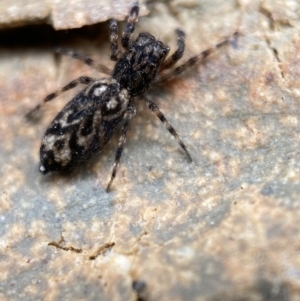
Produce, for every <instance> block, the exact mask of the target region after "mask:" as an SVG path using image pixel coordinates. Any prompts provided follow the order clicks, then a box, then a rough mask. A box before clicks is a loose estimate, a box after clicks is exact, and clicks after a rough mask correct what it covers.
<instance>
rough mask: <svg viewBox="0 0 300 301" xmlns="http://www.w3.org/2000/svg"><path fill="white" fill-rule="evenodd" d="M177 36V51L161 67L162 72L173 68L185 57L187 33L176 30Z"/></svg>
mask: <svg viewBox="0 0 300 301" xmlns="http://www.w3.org/2000/svg"><path fill="white" fill-rule="evenodd" d="M176 34H177V49H176V51H175V52H174V53H173V54H172V56H170V57H169V58H168V59H167V60H166V61H165V62H164V63H163V65H162V66H161V68H160V71H162V70H165V69H169V68H171V67H173V66H174V65H175V64H176V63H177V62H178V61H179V60H180V59H181V58H182V56H183V53H184V49H185V33H184V32H183V31H182V30H180V29H176Z"/></svg>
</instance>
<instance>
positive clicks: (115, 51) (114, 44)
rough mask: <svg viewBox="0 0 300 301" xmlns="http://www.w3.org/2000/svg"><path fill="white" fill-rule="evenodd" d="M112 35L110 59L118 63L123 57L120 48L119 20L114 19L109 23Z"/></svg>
mask: <svg viewBox="0 0 300 301" xmlns="http://www.w3.org/2000/svg"><path fill="white" fill-rule="evenodd" d="M109 33H110V59H111V60H112V61H117V60H118V59H119V58H120V57H121V56H122V51H120V50H119V48H118V23H117V20H115V19H112V20H110V21H109Z"/></svg>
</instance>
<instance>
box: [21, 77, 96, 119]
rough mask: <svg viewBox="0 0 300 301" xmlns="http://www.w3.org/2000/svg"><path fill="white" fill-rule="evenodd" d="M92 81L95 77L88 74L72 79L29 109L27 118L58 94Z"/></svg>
mask: <svg viewBox="0 0 300 301" xmlns="http://www.w3.org/2000/svg"><path fill="white" fill-rule="evenodd" d="M92 81H94V79H93V78H91V77H88V76H80V77H79V78H77V79H75V80H73V81H71V82H70V83H69V84H67V85H66V86H64V87H62V88H61V89H59V90H57V91H55V92H53V93H51V94H49V95H48V96H46V97H45V98H44V100H43V101H42V102H41V103H39V104H38V105H37V106H36V107H34V108H33V109H32V110H31V111H29V112H28V113H27V114H26V117H27V118H32V117H33V116H34V114H35V113H36V112H37V111H39V110H40V108H41V107H42V106H43V105H44V104H45V103H46V102H48V101H51V100H52V99H54V98H56V97H57V96H59V95H61V94H62V93H64V92H66V91H68V90H71V89H73V88H75V87H76V86H78V85H79V84H84V85H88V84H90V83H91V82H92Z"/></svg>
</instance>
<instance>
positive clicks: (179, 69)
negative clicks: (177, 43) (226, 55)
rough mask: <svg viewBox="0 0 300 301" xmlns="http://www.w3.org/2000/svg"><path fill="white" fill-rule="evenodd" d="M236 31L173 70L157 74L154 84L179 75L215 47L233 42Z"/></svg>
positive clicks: (213, 50)
mask: <svg viewBox="0 0 300 301" xmlns="http://www.w3.org/2000/svg"><path fill="white" fill-rule="evenodd" d="M237 36H238V33H237V32H236V33H234V35H233V37H232V38H229V39H226V40H224V41H222V42H220V43H218V44H217V45H215V46H213V47H211V48H209V49H207V50H205V51H203V52H201V53H200V54H198V55H196V56H194V57H192V58H190V59H189V60H188V61H187V62H185V63H184V64H182V65H180V66H178V67H177V68H175V69H174V70H172V71H170V72H168V73H166V74H162V75H158V76H157V77H156V78H155V81H154V82H155V83H156V84H161V83H163V82H165V81H168V80H170V79H172V78H174V77H176V76H178V75H180V74H181V73H182V72H184V71H186V70H187V69H189V68H190V67H192V66H194V65H195V64H198V63H199V62H201V61H202V60H203V59H205V58H206V57H207V56H209V55H210V54H211V53H213V52H215V51H216V50H217V49H219V48H221V47H223V46H224V45H226V44H227V43H230V42H232V41H233V42H235V41H236V39H237Z"/></svg>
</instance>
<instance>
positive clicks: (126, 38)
mask: <svg viewBox="0 0 300 301" xmlns="http://www.w3.org/2000/svg"><path fill="white" fill-rule="evenodd" d="M138 15H139V4H138V2H137V3H135V4H134V6H133V7H132V8H131V11H130V14H129V17H128V20H127V25H126V28H125V30H124V31H123V34H122V39H121V43H122V46H123V47H124V49H126V50H128V48H129V46H130V44H131V41H130V39H131V35H132V33H133V32H134V27H135V23H136V22H137V21H138Z"/></svg>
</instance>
